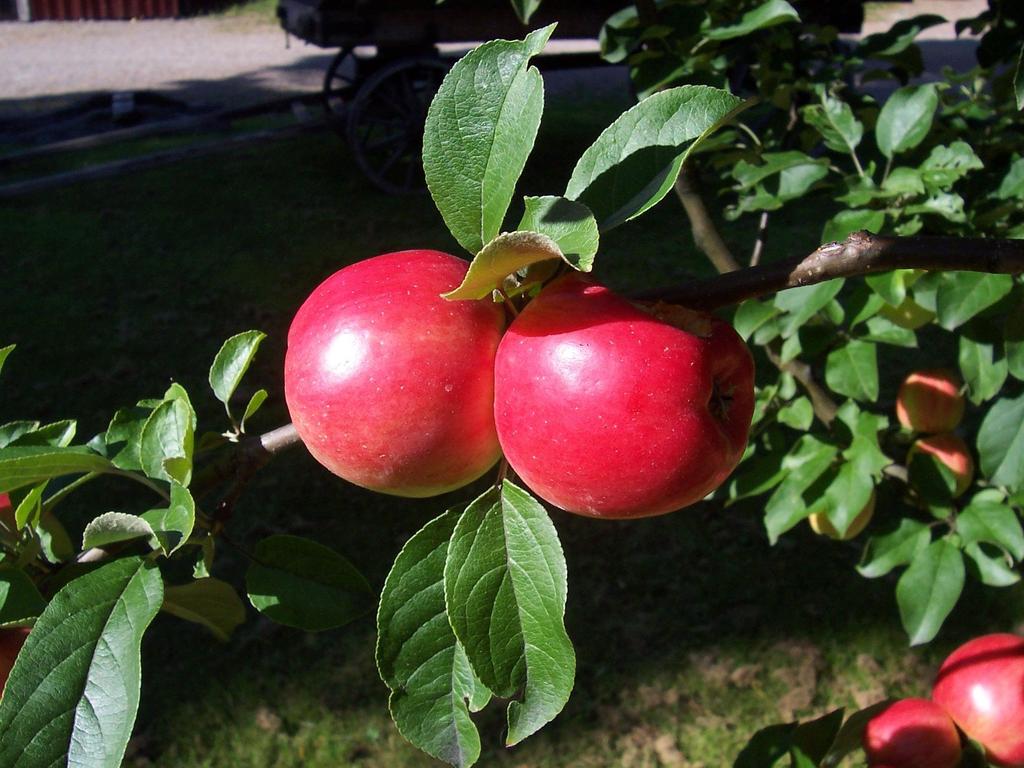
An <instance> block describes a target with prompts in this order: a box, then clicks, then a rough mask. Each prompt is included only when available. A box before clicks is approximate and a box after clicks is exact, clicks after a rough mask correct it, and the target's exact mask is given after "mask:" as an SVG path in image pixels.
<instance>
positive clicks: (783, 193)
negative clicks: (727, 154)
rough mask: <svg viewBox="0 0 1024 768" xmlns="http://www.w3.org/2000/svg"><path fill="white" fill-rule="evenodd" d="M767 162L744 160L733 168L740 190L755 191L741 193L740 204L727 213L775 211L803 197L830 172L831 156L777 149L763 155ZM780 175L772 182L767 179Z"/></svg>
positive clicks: (732, 216)
mask: <svg viewBox="0 0 1024 768" xmlns="http://www.w3.org/2000/svg"><path fill="white" fill-rule="evenodd" d="M762 160H764V164H762V165H751V164H750V163H748V162H746V161H745V160H741V161H740V162H739V163H737V164H736V167H735V168H733V177H734V178H736V180H737V181H739V182H740V185H739V187H738V190H739V191H740V192H743V191H748V190H749V191H752V192H753V194H750V195H746V196H743V195H741V197H740V201H739V205H738V206H737V207H736V208H735V209H731V210H730V211H729V212H728V214H727V217H728V218H730V219H735V218H736V217H737V216H738V215H739V214H741V213H744V212H747V211H774V210H777V209H779V208H781V207H782V206H783V205H785V204H786V203H788V202H789V201H791V200H795V199H797V198H799V197H803V195H804V194H806V193H807V191H808V190H809V189H810V188H811V187H812V186H814V184H815V183H817V182H818V181H820V180H821V179H823V178H824V177H825V176H827V175H828V160H826V159H825V158H820V159H815V158H812V157H810V156H809V155H806V154H804V153H803V152H775V153H766V154H765V155H763V156H762ZM773 176H774V177H777V178H776V179H775V183H774V184H773V185H771V186H769V185H767V184H766V183H765V181H766V180H767V179H769V178H771V177H773Z"/></svg>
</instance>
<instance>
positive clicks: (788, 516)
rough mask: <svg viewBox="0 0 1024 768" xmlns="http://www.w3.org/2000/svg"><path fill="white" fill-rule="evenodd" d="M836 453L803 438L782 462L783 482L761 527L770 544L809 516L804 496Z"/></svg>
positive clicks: (805, 436)
mask: <svg viewBox="0 0 1024 768" xmlns="http://www.w3.org/2000/svg"><path fill="white" fill-rule="evenodd" d="M838 453H839V449H838V448H836V447H835V446H834V445H829V444H828V443H825V442H822V441H821V440H819V439H818V438H816V437H814V436H813V435H804V436H803V437H801V438H800V440H798V441H797V444H796V445H795V446H793V448H792V450H790V452H789V453H788V454H787V455H786V458H785V459H783V460H782V468H783V469H784V470H785V472H786V475H785V480H783V481H782V483H781V484H780V485H779V486H778V488H776V489H775V492H774V493H772V495H771V497H770V498H769V499H768V503H767V504H765V508H764V513H765V514H764V524H765V529H766V530H767V531H768V540H769V542H770V543H771V544H773V545H774V544H775V542H776V541H778V539H779V536H781V535H782V534H783V533H785V532H786V531H788V530H789V529H790V528H792V527H793V526H794V525H796V524H797V523H799V522H800V521H801V520H803V519H804V518H805V517H807V516H808V515H809V514H810V513H811V510H810V509H808V508H807V501H806V500H805V499H804V493H805V492H806V491H808V489H810V488H811V487H812V486H814V485H815V483H816V482H817V481H818V479H819V478H821V477H822V476H823V475H824V474H825V472H827V471H828V469H829V467H830V466H831V465H832V462H833V460H834V459H835V457H836V455H837V454H838ZM815 500H817V498H815Z"/></svg>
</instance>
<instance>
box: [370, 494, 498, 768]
mask: <svg viewBox="0 0 1024 768" xmlns="http://www.w3.org/2000/svg"><path fill="white" fill-rule="evenodd" d="M459 516H460V511H459V510H454V509H453V510H449V511H448V512H446V513H445V514H443V515H441V516H440V517H438V518H435V519H434V520H432V521H430V522H429V523H427V525H426V526H424V527H423V528H422V529H420V531H419V532H418V533H416V534H415V535H413V537H412V538H410V539H409V541H407V542H406V544H405V546H404V547H403V548H402V551H401V552H399V553H398V557H397V558H396V559H395V564H394V566H393V567H392V568H391V572H390V573H389V574H388V577H387V580H386V581H385V582H384V589H383V590H382V591H381V595H380V607H379V608H378V611H377V669H378V670H379V672H380V676H381V679H382V680H384V682H385V683H387V686H388V688H390V689H391V691H392V693H391V699H390V702H389V705H390V709H391V716H392V718H394V721H395V724H396V725H397V726H398V730H399V732H400V733H401V734H402V735H403V736H404V737H405V738H406V739H408V740H409V741H410V742H411V743H412V744H414V745H415V746H416V747H418V748H419V749H422V750H423V751H424V752H426V753H427V754H429V755H432V756H433V757H436V758H438V759H439V760H444V761H445V762H447V763H450V764H451V765H454V766H469V765H472V764H473V763H475V762H476V761H477V759H478V758H479V757H480V735H479V734H478V733H477V730H476V726H475V725H474V724H473V721H472V720H471V719H470V717H469V713H470V712H471V711H477V710H479V709H482V708H483V707H484V706H485V705H486V703H487V700H488V699H489V698H490V692H489V691H487V689H486V688H485V687H484V685H483V684H482V683H481V682H480V681H479V680H478V679H477V678H476V676H475V675H474V674H473V672H472V669H471V668H470V666H469V662H468V660H467V659H466V655H465V652H464V651H463V650H462V647H461V646H460V645H459V644H458V641H457V640H456V639H455V634H454V633H453V632H452V628H451V625H450V624H449V623H448V614H447V612H446V609H445V600H444V566H445V558H446V556H447V554H448V541H449V539H450V538H451V535H452V531H453V530H454V529H455V524H456V523H457V522H458V520H459Z"/></svg>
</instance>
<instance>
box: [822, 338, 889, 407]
mask: <svg viewBox="0 0 1024 768" xmlns="http://www.w3.org/2000/svg"><path fill="white" fill-rule="evenodd" d="M825 383H826V384H827V385H828V388H829V389H831V390H832V391H833V392H836V393H837V394H840V395H846V396H847V397H852V398H853V399H854V400H862V401H867V402H871V403H873V402H875V401H876V400H877V399H878V350H877V348H876V347H875V345H874V344H872V343H871V342H868V341H859V340H856V339H854V340H852V341H847V342H845V343H843V344H841V345H840V346H838V347H836V348H835V349H834V350H832V351H831V352H829V354H828V358H827V359H826V361H825Z"/></svg>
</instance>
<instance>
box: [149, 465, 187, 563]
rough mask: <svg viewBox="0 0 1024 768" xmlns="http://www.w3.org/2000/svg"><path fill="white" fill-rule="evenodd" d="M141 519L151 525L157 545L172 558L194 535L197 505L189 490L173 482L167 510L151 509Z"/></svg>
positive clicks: (165, 554)
mask: <svg viewBox="0 0 1024 768" xmlns="http://www.w3.org/2000/svg"><path fill="white" fill-rule="evenodd" d="M140 517H141V518H142V519H143V520H145V521H146V522H147V523H149V525H150V527H151V528H152V530H153V535H154V536H155V537H156V542H155V543H156V545H158V546H159V548H160V549H161V550H162V551H163V554H164V556H166V557H170V556H171V555H172V554H174V553H175V552H176V551H177V550H178V549H180V548H181V547H182V546H183V545H184V544H185V543H186V542H187V541H188V537H189V536H191V535H192V529H193V528H194V527H195V524H196V503H195V501H193V499H192V494H191V493H189V491H188V489H187V488H185V487H183V486H182V485H179V484H178V483H177V482H176V481H171V503H170V505H169V506H168V507H167V508H166V509H151V510H149V511H148V512H143V513H142V514H141V515H140Z"/></svg>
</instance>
